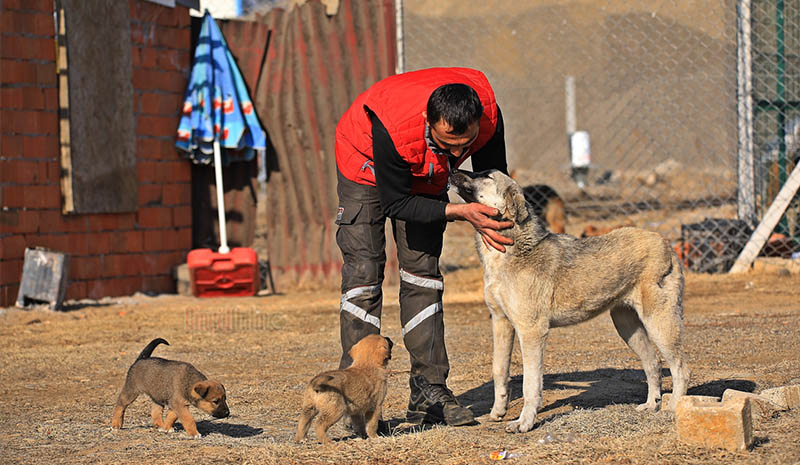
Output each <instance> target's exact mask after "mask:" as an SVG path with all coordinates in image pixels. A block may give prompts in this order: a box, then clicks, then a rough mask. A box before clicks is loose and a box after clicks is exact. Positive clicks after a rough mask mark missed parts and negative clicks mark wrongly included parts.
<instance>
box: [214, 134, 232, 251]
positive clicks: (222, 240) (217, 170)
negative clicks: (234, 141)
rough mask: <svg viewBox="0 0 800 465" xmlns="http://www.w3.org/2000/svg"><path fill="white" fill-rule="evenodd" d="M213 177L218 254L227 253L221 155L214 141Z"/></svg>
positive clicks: (217, 143)
mask: <svg viewBox="0 0 800 465" xmlns="http://www.w3.org/2000/svg"><path fill="white" fill-rule="evenodd" d="M214 176H215V178H216V182H217V214H218V215H219V253H228V252H230V249H229V248H228V230H227V226H226V225H225V189H224V187H223V186H222V155H221V154H220V148H219V141H216V140H215V141H214Z"/></svg>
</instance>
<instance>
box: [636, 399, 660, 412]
mask: <svg viewBox="0 0 800 465" xmlns="http://www.w3.org/2000/svg"><path fill="white" fill-rule="evenodd" d="M657 410H658V403H656V401H655V400H653V401H650V402H645V403H643V404H639V405H637V406H636V411H637V412H655V411H657Z"/></svg>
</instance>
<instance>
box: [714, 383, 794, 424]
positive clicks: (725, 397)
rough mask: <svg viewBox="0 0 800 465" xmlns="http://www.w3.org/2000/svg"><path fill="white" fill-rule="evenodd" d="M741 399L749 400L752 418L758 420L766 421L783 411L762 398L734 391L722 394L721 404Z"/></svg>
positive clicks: (728, 390)
mask: <svg viewBox="0 0 800 465" xmlns="http://www.w3.org/2000/svg"><path fill="white" fill-rule="evenodd" d="M742 397H745V398H748V399H750V411H751V412H752V414H753V417H754V418H757V419H759V420H766V419H768V418H770V417H772V415H773V414H774V413H775V412H777V411H780V410H783V408H782V407H781V406H780V405H778V404H776V403H775V402H773V401H772V400H770V399H768V398H766V397H764V396H760V395H758V394H754V393H752V392H744V391H737V390H736V389H726V390H725V392H723V393H722V402H723V403H724V402H729V401H732V400H734V399H738V398H742Z"/></svg>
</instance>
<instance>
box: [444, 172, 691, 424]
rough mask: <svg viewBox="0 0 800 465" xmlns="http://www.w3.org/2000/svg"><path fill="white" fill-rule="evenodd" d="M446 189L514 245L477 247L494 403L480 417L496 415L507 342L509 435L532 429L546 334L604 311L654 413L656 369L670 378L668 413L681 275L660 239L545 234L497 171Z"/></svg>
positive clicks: (502, 401) (463, 175)
mask: <svg viewBox="0 0 800 465" xmlns="http://www.w3.org/2000/svg"><path fill="white" fill-rule="evenodd" d="M450 185H451V186H453V187H455V188H456V189H457V191H458V194H459V195H460V196H461V197H462V198H463V199H464V200H465V201H466V202H480V203H482V204H484V205H488V206H491V207H495V208H497V209H498V210H499V212H500V216H501V217H502V218H501V219H502V220H511V221H513V222H514V226H513V227H512V228H511V229H506V230H503V231H501V233H502V234H504V235H506V236H508V237H511V238H513V239H514V244H513V245H511V246H506V252H505V253H502V252H498V251H496V250H495V249H493V248H489V247H484V246H483V245H482V243H481V241H480V240H478V241H477V243H478V254H479V255H480V259H481V263H482V264H483V268H484V277H483V279H484V295H485V298H486V304H487V305H488V306H489V309H490V311H491V313H492V336H493V345H494V355H493V361H492V375H493V378H494V405H493V406H492V410H491V412H490V414H489V419H490V420H492V421H499V420H500V419H502V417H503V416H505V414H506V412H507V408H508V402H509V389H508V382H509V366H510V362H511V353H512V349H513V344H514V335H515V333H516V335H517V336H518V338H519V345H520V349H521V352H522V363H523V397H524V405H523V408H522V413H521V414H520V416H519V418H518V419H517V420H514V421H512V422H509V423H508V424H507V425H506V431H508V432H521V433H522V432H526V431H529V430H530V429H531V428H533V424H534V420H535V419H536V413H537V411H538V410H539V408H540V407H541V405H542V378H543V375H542V365H543V358H544V348H545V340H546V339H547V334H548V332H549V331H550V328H554V327H560V326H568V325H573V324H576V323H580V322H582V321H586V320H588V319H590V318H593V317H595V316H597V315H599V314H600V313H602V312H604V311H610V313H611V319H612V321H613V322H614V326H615V327H616V329H617V332H618V333H619V335H620V336H621V337H622V338H623V339H624V340H625V342H626V343H627V344H628V346H629V347H630V348H631V349H632V350H633V351H634V352H635V353H636V355H638V356H639V358H640V359H641V360H642V365H643V367H644V372H645V375H646V377H647V388H648V389H647V401H646V402H645V403H644V404H642V405H640V406H639V407H638V409H639V410H643V409H646V410H651V411H654V410H656V409H657V408H658V400H659V399H660V398H661V361H660V359H659V356H658V352H657V351H656V348H657V349H658V351H660V352H661V355H663V357H664V359H665V360H666V361H667V363H668V364H669V367H670V372H671V373H672V385H673V396H672V399H671V401H670V408H674V407H675V405H677V402H678V401H679V400H680V398H681V396H683V395H684V394H685V393H686V389H687V385H688V381H689V375H688V369H687V368H686V365H685V363H684V354H683V347H682V338H681V336H682V331H683V306H682V302H683V282H684V278H683V272H682V269H681V264H680V262H679V261H678V257H677V255H676V254H675V252H674V251H673V250H672V248H671V247H670V246H669V244H668V243H667V241H666V240H665V239H664V238H663V237H662V236H661V235H659V234H657V233H654V232H650V231H646V230H643V229H636V228H621V229H616V230H613V231H611V232H609V233H608V234H606V235H603V236H597V237H588V238H583V239H580V238H576V237H573V236H569V235H567V234H553V233H551V232H549V231H547V230H546V229H545V226H544V223H543V222H542V221H541V219H540V218H539V217H538V216H537V215H535V214H534V209H533V207H532V206H531V205H530V204H528V203H527V202H526V201H525V196H524V194H523V190H522V189H521V188H520V186H519V184H517V183H516V182H515V181H514V180H513V179H511V178H510V177H508V176H506V175H504V174H503V173H501V172H500V171H497V170H490V171H485V172H480V173H468V172H465V171H460V170H454V171H453V172H452V174H451V175H450Z"/></svg>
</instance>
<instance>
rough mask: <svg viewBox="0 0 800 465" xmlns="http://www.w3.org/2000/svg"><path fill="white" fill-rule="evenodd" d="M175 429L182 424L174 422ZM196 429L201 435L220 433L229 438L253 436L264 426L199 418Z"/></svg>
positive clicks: (262, 430)
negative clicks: (257, 426)
mask: <svg viewBox="0 0 800 465" xmlns="http://www.w3.org/2000/svg"><path fill="white" fill-rule="evenodd" d="M175 426H176V428H175V429H176V430H177V429H178V428H179V427H180V428H181V429H183V427H182V426H180V425H179V424H176V425H175ZM197 430H198V431H199V432H200V434H202V435H203V436H206V435H210V434H221V435H223V436H228V437H231V438H249V437H253V436H258V435H259V434H261V433H263V432H264V428H253V427H252V426H249V425H241V424H236V423H227V422H224V421H211V420H201V421H198V422H197Z"/></svg>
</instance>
